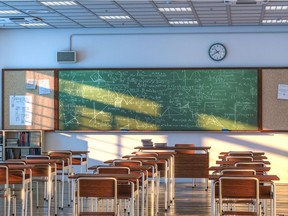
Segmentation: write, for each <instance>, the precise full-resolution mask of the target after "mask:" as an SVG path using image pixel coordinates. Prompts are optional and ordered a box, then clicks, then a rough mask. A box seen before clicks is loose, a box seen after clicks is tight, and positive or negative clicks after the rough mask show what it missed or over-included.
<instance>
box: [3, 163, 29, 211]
mask: <svg viewBox="0 0 288 216" xmlns="http://www.w3.org/2000/svg"><path fill="white" fill-rule="evenodd" d="M12 163H13V162H12V161H11V162H10V163H9V162H8V161H6V163H5V161H1V162H0V164H3V165H5V166H7V167H8V172H9V185H10V184H19V182H21V184H22V191H23V194H22V195H21V198H22V208H21V212H22V213H21V214H22V216H24V215H27V204H26V202H27V200H26V195H25V194H26V193H28V191H27V190H28V189H30V194H29V195H30V196H29V199H30V215H31V216H32V215H33V211H32V208H33V198H32V168H33V167H34V165H26V164H12ZM26 184H27V185H29V188H28V187H26Z"/></svg>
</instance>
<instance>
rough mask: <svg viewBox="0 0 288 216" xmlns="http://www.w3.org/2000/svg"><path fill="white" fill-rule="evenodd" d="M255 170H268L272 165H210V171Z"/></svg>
mask: <svg viewBox="0 0 288 216" xmlns="http://www.w3.org/2000/svg"><path fill="white" fill-rule="evenodd" d="M224 169H225V170H229V169H230V170H231V169H232V170H249V169H252V170H255V171H256V172H268V171H269V170H270V169H271V168H270V167H256V166H255V167H234V166H233V167H232V166H231V167H225V166H211V167H209V170H210V171H221V170H224Z"/></svg>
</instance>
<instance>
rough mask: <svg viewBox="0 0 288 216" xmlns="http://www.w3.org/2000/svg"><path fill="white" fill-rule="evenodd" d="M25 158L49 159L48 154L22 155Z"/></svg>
mask: <svg viewBox="0 0 288 216" xmlns="http://www.w3.org/2000/svg"><path fill="white" fill-rule="evenodd" d="M24 158H25V159H39V160H41V159H43V160H45V159H50V156H49V155H25V156H24Z"/></svg>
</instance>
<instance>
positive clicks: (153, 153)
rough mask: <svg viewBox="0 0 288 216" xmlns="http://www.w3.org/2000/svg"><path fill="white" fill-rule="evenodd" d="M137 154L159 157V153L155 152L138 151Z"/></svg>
mask: <svg viewBox="0 0 288 216" xmlns="http://www.w3.org/2000/svg"><path fill="white" fill-rule="evenodd" d="M135 155H136V156H140V157H157V156H158V155H159V154H158V153H155V152H137V153H136V154H135Z"/></svg>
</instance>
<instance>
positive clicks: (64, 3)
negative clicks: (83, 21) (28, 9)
mask: <svg viewBox="0 0 288 216" xmlns="http://www.w3.org/2000/svg"><path fill="white" fill-rule="evenodd" d="M41 3H42V4H44V5H46V6H74V5H77V4H76V2H74V1H42V2H41Z"/></svg>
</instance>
